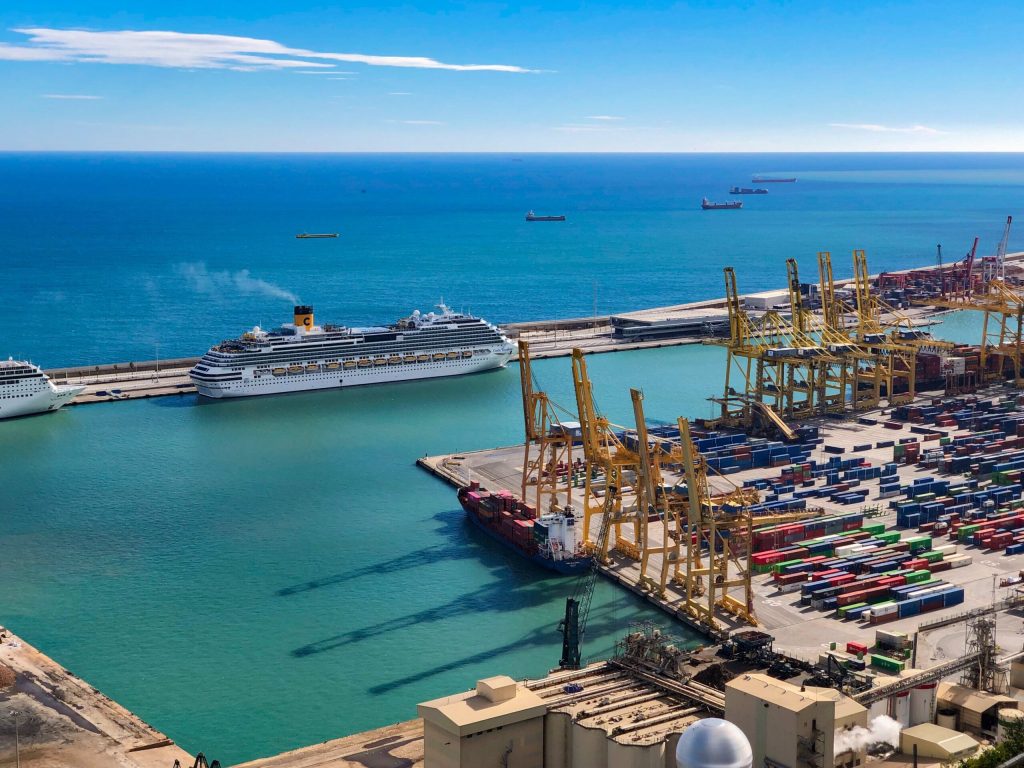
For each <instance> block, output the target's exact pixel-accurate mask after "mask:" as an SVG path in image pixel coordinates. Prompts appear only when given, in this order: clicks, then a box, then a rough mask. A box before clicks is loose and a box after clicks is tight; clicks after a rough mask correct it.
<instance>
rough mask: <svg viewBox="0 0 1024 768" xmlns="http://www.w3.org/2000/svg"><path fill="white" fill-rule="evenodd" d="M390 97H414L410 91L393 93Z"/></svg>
mask: <svg viewBox="0 0 1024 768" xmlns="http://www.w3.org/2000/svg"><path fill="white" fill-rule="evenodd" d="M388 96H412V94H411V93H409V91H392V92H391V93H389V94H388Z"/></svg>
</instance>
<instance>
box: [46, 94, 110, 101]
mask: <svg viewBox="0 0 1024 768" xmlns="http://www.w3.org/2000/svg"><path fill="white" fill-rule="evenodd" d="M39 98H41V99H65V100H67V101H99V100H100V99H102V98H103V97H102V96H90V95H89V94H85V93H44V94H43V95H42V96H40V97H39Z"/></svg>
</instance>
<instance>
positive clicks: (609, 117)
mask: <svg viewBox="0 0 1024 768" xmlns="http://www.w3.org/2000/svg"><path fill="white" fill-rule="evenodd" d="M622 119H623V118H621V117H619V116H618V115H587V120H622Z"/></svg>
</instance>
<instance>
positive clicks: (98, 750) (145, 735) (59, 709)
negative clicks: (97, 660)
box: [0, 628, 193, 768]
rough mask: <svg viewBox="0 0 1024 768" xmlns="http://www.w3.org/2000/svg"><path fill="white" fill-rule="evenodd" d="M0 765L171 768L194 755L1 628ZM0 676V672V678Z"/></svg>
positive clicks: (63, 767)
mask: <svg viewBox="0 0 1024 768" xmlns="http://www.w3.org/2000/svg"><path fill="white" fill-rule="evenodd" d="M0 665H3V666H4V667H7V668H8V669H10V670H13V671H14V673H15V683H14V685H13V686H9V687H5V688H3V689H0V766H4V767H5V768H6V766H8V765H11V766H13V765H15V764H16V762H17V760H18V757H19V755H20V759H21V765H22V767H23V768H101V767H102V768H114V767H117V768H171V766H172V765H173V764H174V761H175V760H180V761H181V764H182V766H191V765H192V763H193V757H192V756H191V755H189V754H188V753H187V752H185V751H184V750H183V749H181V748H180V747H178V746H177V745H175V744H174V743H173V742H172V741H171V740H170V739H168V738H167V737H166V736H165V735H164V734H162V733H160V732H159V731H157V730H156V729H155V728H152V727H151V726H149V725H147V724H146V723H144V722H143V721H142V720H140V719H139V718H138V717H136V716H135V715H133V714H132V713H131V712H129V711H128V710H126V709H125V708H124V707H122V706H120V705H119V704H117V703H116V702H114V701H112V700H111V699H109V698H107V697H106V696H104V695H103V694H102V693H100V692H99V691H97V690H96V689H95V688H93V687H92V686H90V685H89V684H88V683H86V682H85V681H83V680H81V679H79V678H78V677H76V676H75V675H74V674H73V673H71V672H69V671H68V670H66V669H64V668H63V667H62V666H60V665H59V664H57V663H56V662H55V661H53V660H52V659H50V658H49V657H48V656H46V655H45V654H43V653H41V652H39V651H38V650H37V649H35V648H33V647H32V646H31V645H29V644H28V643H26V642H25V641H24V640H22V639H21V638H19V637H18V636H16V635H14V634H13V633H11V632H10V631H8V630H5V629H3V628H0ZM3 677H4V676H3V675H0V679H2V678H3Z"/></svg>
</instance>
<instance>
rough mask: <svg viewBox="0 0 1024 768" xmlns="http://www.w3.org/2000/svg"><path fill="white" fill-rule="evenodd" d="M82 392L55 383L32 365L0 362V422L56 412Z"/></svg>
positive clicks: (79, 388) (15, 361) (6, 361)
mask: <svg viewBox="0 0 1024 768" xmlns="http://www.w3.org/2000/svg"><path fill="white" fill-rule="evenodd" d="M83 389H85V387H68V386H58V385H56V384H54V383H53V382H52V381H50V378H49V376H47V375H46V374H45V373H43V372H42V371H41V370H40V369H39V366H37V365H33V364H32V363H23V362H21V361H18V360H11V359H8V360H0V419H13V418H14V417H15V416H31V415H32V414H33V413H46V412H48V411H56V410H57V409H58V408H60V407H61V406H62V405H66V404H67V403H69V402H70V401H71V400H73V399H74V397H75V395H77V394H78V393H79V392H81V391H82V390H83Z"/></svg>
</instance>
